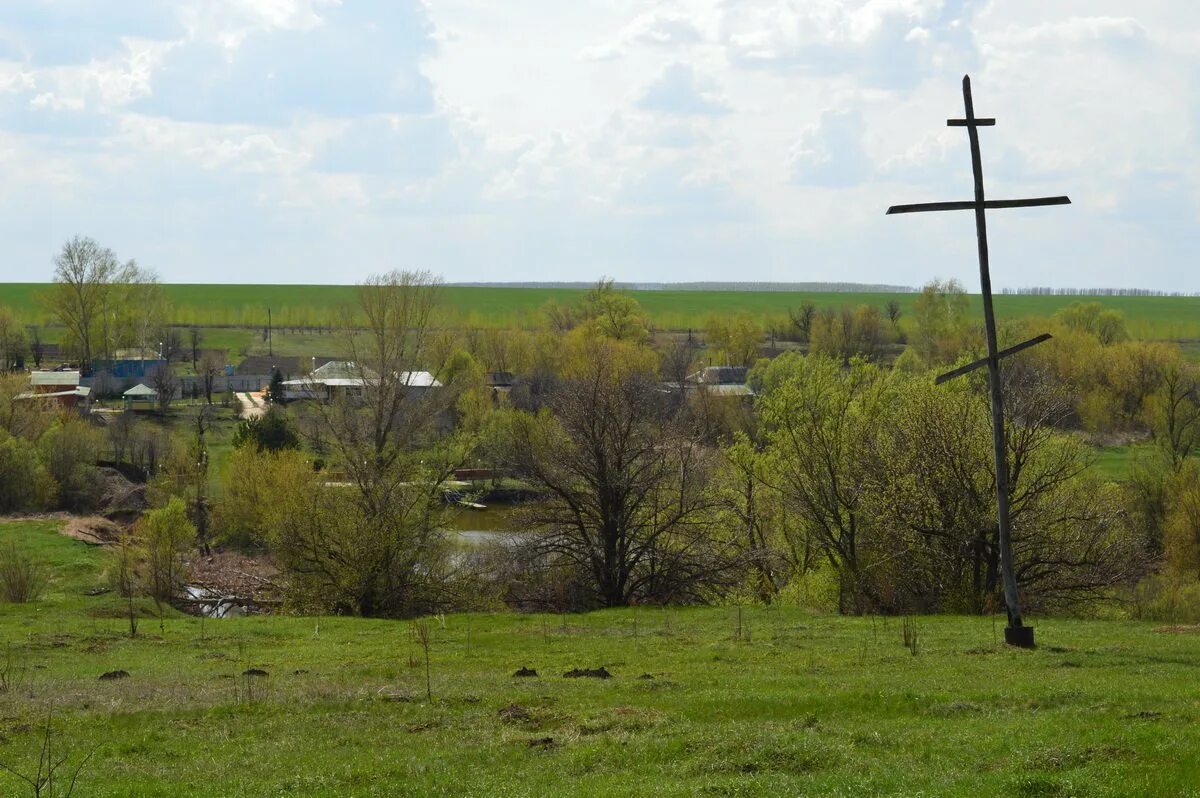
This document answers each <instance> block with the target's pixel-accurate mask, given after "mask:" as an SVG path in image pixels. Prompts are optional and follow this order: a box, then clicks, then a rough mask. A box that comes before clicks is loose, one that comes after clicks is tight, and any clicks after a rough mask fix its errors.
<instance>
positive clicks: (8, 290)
mask: <svg viewBox="0 0 1200 798" xmlns="http://www.w3.org/2000/svg"><path fill="white" fill-rule="evenodd" d="M44 287H45V286H44V285H43V284H37V283H2V284H0V305H9V306H12V307H14V308H16V309H17V310H18V311H19V312H20V313H21V315H22V316H23V317H28V318H29V319H30V320H32V319H33V318H37V317H39V316H41V315H42V312H41V310H40V308H39V304H38V302H37V299H36V297H37V293H38V292H39V291H41V290H43V289H44ZM167 291H168V294H169V296H170V298H171V304H172V307H173V315H174V319H175V321H176V322H178V323H181V324H192V323H200V324H256V325H265V324H266V307H267V306H270V307H271V308H272V312H273V315H274V320H275V322H276V323H277V324H278V325H287V324H316V323H323V322H325V321H326V320H327V317H328V315H329V313H330V312H331V311H332V310H334V309H335V308H337V307H339V306H340V305H343V304H346V303H348V302H352V301H353V298H354V288H353V287H352V286H325V285H168V286H167ZM633 293H634V295H635V296H636V297H637V299H638V301H639V302H641V303H642V306H643V307H644V308H645V309H646V311H647V312H648V313H649V315H650V317H651V319H652V320H653V321H654V323H655V324H656V325H657V326H659V327H662V328H668V329H686V328H688V327H702V326H703V325H704V323H705V321H706V320H707V318H708V317H709V316H710V315H712V314H714V313H716V314H729V313H739V312H746V313H750V314H752V315H753V316H756V317H758V318H760V319H766V318H776V317H781V316H784V315H785V314H786V313H787V310H788V308H794V307H796V306H798V305H799V304H800V303H801V302H803V301H804V300H811V301H813V302H814V303H816V304H817V305H819V306H822V307H840V306H842V305H846V304H852V305H858V304H863V303H865V304H869V305H874V306H877V307H882V306H883V305H884V303H885V302H887V301H888V300H889V299H898V300H899V301H900V303H901V305H902V306H903V308H904V310H905V312H909V311H910V310H911V304H912V301H913V298H914V296H915V295H914V294H882V293H819V292H779V291H635V292H633ZM583 294H584V291H583V290H581V289H566V288H472V287H449V288H447V289H446V291H445V304H446V306H447V307H449V308H451V309H452V310H453V312H454V314H455V315H456V316H457V318H458V319H459V320H460V321H463V322H466V323H474V324H481V325H513V324H517V323H520V322H523V321H526V320H528V318H529V314H530V313H532V312H534V311H536V310H537V309H539V308H540V307H542V306H543V305H544V304H545V303H546V302H547V301H549V300H550V299H554V300H556V301H558V302H560V303H569V302H572V301H574V300H576V299H578V298H579V297H580V296H582V295H583ZM1080 299H1083V301H1092V299H1090V298H1080V297H1056V296H1000V297H997V298H996V305H997V313H998V314H999V315H1000V316H1001V317H1014V316H1015V317H1024V316H1049V315H1050V314H1052V313H1054V312H1055V311H1056V310H1058V309H1059V308H1061V307H1064V306H1065V305H1069V304H1071V303H1072V302H1076V301H1080ZM1096 301H1100V302H1103V303H1104V304H1105V305H1107V306H1109V307H1113V308H1116V309H1118V310H1121V311H1122V312H1124V313H1125V314H1126V316H1127V318H1128V319H1129V325H1130V328H1131V332H1132V333H1133V334H1134V335H1135V336H1137V337H1144V338H1164V339H1178V338H1200V298H1194V297H1103V298H1096ZM977 305H978V302H975V303H972V307H973V309H974V310H975V311H976V312H979V309H978V307H977Z"/></svg>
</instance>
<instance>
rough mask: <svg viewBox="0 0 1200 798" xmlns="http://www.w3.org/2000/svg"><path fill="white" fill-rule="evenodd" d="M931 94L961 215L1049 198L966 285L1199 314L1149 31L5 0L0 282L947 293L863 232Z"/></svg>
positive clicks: (907, 175) (833, 7) (901, 18)
mask: <svg viewBox="0 0 1200 798" xmlns="http://www.w3.org/2000/svg"><path fill="white" fill-rule="evenodd" d="M965 72H969V73H971V75H972V77H973V78H974V81H975V93H976V102H977V107H978V110H979V112H980V113H982V114H987V115H994V116H996V117H997V118H998V125H997V126H996V127H995V128H990V129H987V130H986V131H983V132H982V134H981V135H982V136H983V147H984V159H985V172H986V175H987V179H988V187H989V193H990V194H992V195H993V196H1026V195H1033V194H1039V193H1048V194H1049V193H1069V194H1070V195H1071V196H1072V198H1073V199H1074V201H1075V204H1074V205H1073V206H1071V207H1070V208H1068V209H1052V210H1045V211H1038V212H1034V211H1029V212H1023V213H1010V214H997V215H996V221H995V222H994V225H995V230H996V235H995V236H994V239H995V240H994V241H993V248H994V253H995V262H996V278H997V283H998V284H1000V285H1014V284H1025V283H1033V282H1038V283H1044V282H1060V283H1063V284H1067V283H1070V284H1079V283H1109V284H1130V283H1131V282H1136V283H1139V284H1146V285H1154V286H1159V287H1164V288H1174V289H1190V290H1200V277H1198V276H1197V275H1196V272H1195V269H1194V268H1193V267H1192V265H1191V264H1192V257H1193V256H1192V254H1191V253H1190V250H1191V247H1192V238H1194V233H1193V231H1194V229H1195V224H1196V222H1197V221H1200V80H1197V78H1198V77H1200V8H1193V6H1192V5H1191V4H1182V3H1179V2H1172V1H1171V0H1145V2H1139V3H1138V4H1136V5H1131V4H1129V3H1128V2H1124V1H1123V0H1061V2H1057V3H1054V4H1047V3H1045V2H1041V1H1040V0H737V2H733V0H655V1H654V2H651V1H650V0H578V1H577V2H570V3H562V2H551V0H529V2H527V3H518V4H503V5H499V4H495V3H492V2H488V1H487V0H439V2H437V3H433V2H426V1H425V0H387V1H386V2H385V0H353V1H351V0H341V1H340V2H339V1H338V0H113V1H112V2H111V3H102V4H99V3H93V2H90V0H52V1H51V0H9V1H8V2H5V3H3V4H0V165H3V167H4V169H5V174H6V182H5V186H4V188H3V189H2V190H0V209H2V210H3V214H0V234H2V235H4V236H5V239H6V241H8V242H10V251H11V253H12V257H11V258H10V259H9V260H8V261H7V262H8V263H9V264H10V265H9V266H7V267H6V268H9V269H10V270H11V271H10V272H9V273H7V274H5V273H2V272H0V277H7V278H8V279H16V278H24V279H28V278H29V276H30V275H31V274H32V275H37V274H39V273H42V272H45V273H48V267H47V263H48V259H49V258H50V256H51V255H52V253H53V251H54V250H55V249H56V248H57V247H58V246H59V245H60V244H61V241H62V239H64V238H66V237H69V236H70V235H72V234H74V233H76V232H83V233H89V234H92V235H95V236H97V237H99V238H101V239H102V240H104V241H105V242H106V243H109V244H111V245H112V246H114V247H116V248H117V250H118V251H120V252H122V253H123V254H128V255H130V256H137V257H138V258H139V260H142V261H143V262H145V263H147V264H148V265H151V266H154V267H155V268H157V269H158V270H159V271H160V272H161V273H162V274H163V275H164V277H166V278H167V279H172V280H183V279H196V274H197V273H198V270H201V269H203V270H205V271H203V274H204V279H213V280H220V279H254V280H258V281H270V280H297V281H311V280H322V279H337V280H352V279H356V278H357V277H360V276H362V275H363V274H365V273H366V272H368V271H370V270H371V269H374V268H380V267H386V268H390V267H391V266H392V265H394V263H393V260H394V258H395V243H394V242H395V241H396V239H397V237H400V238H401V239H402V240H403V241H404V247H405V253H404V254H405V259H406V261H407V262H410V263H419V264H420V265H421V266H423V267H428V268H431V269H433V270H434V271H438V272H442V273H444V274H445V275H446V277H447V278H448V279H451V280H453V279H495V278H497V277H499V276H501V275H502V276H504V277H506V278H508V279H538V278H544V279H590V278H593V277H595V276H596V275H597V274H599V273H601V272H603V273H607V274H613V275H615V276H617V277H621V278H626V279H643V280H653V279H660V280H671V279H689V280H690V279H830V278H832V277H834V276H836V277H837V278H838V279H851V280H853V279H857V280H863V281H867V282H913V283H916V282H920V281H922V280H924V279H925V278H927V277H929V276H930V275H931V274H934V273H937V274H942V275H950V276H958V277H960V278H961V279H963V280H964V281H967V282H971V281H973V279H974V266H973V249H972V247H973V239H972V236H971V231H970V229H969V219H967V220H965V221H964V220H963V219H960V218H950V215H947V218H933V217H932V216H929V217H928V218H926V217H923V218H921V219H904V220H895V219H885V218H884V217H883V215H882V212H883V209H884V208H885V207H886V206H887V205H889V204H892V203H895V202H906V201H913V202H915V201H921V200H923V199H954V198H965V197H966V196H968V195H969V191H970V174H969V159H968V155H967V150H966V137H965V135H964V133H963V131H962V130H961V129H957V128H955V129H949V128H946V127H945V119H946V118H948V117H951V116H958V115H960V114H961V96H960V94H959V79H960V78H961V76H962V74H963V73H965ZM882 254H886V256H887V265H886V269H883V267H881V266H880V263H881V257H880V256H881V255H882ZM1134 261H1136V262H1137V263H1138V264H1139V268H1138V269H1136V270H1132V269H1130V268H1129V263H1130V262H1134ZM280 262H286V264H287V267H286V269H283V270H280V269H279V267H277V266H275V265H273V264H278V263H280ZM332 262H337V263H339V264H345V266H344V267H343V268H340V269H339V271H338V273H337V274H336V275H331V274H329V273H328V272H327V271H326V269H327V264H328V263H332ZM1066 263H1086V264H1087V268H1088V272H1087V275H1085V276H1082V277H1081V275H1080V274H1077V273H1075V271H1074V269H1075V267H1073V266H1072V267H1071V270H1070V271H1064V272H1062V273H1061V275H1062V277H1061V280H1059V279H1057V277H1056V275H1057V274H1058V272H1055V271H1053V270H1052V271H1050V272H1049V273H1047V272H1046V269H1047V268H1052V269H1053V268H1064V267H1063V266H1061V264H1066Z"/></svg>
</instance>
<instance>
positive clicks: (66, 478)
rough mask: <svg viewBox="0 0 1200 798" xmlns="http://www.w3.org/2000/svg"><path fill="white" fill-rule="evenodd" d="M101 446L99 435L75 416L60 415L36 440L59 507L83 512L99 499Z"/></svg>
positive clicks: (97, 431)
mask: <svg viewBox="0 0 1200 798" xmlns="http://www.w3.org/2000/svg"><path fill="white" fill-rule="evenodd" d="M101 446H102V439H101V433H100V431H99V430H98V429H96V428H95V427H93V426H92V425H91V424H89V423H87V422H86V421H83V420H82V419H80V418H79V417H77V416H74V415H63V416H61V417H59V418H58V420H57V421H55V422H54V425H53V426H52V427H50V428H49V429H48V430H47V431H46V432H45V434H43V435H42V436H41V438H39V439H38V449H39V450H40V452H41V457H42V462H43V463H44V464H45V466H46V471H47V472H49V474H50V476H51V477H52V478H53V479H54V482H55V484H56V485H57V495H58V501H57V503H58V506H59V507H61V508H62V509H64V510H73V511H86V510H90V509H91V508H92V507H94V506H95V504H96V502H97V501H98V499H99V493H100V487H101V486H100V483H99V474H98V472H97V471H96V461H97V460H98V459H99V456H100V451H101Z"/></svg>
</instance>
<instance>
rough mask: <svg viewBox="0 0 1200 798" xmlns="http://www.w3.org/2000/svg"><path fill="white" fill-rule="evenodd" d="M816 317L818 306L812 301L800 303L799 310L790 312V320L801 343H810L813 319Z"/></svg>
mask: <svg viewBox="0 0 1200 798" xmlns="http://www.w3.org/2000/svg"><path fill="white" fill-rule="evenodd" d="M816 315H817V306H816V305H814V304H813V303H812V302H811V301H810V300H805V301H804V302H802V303H800V307H798V308H795V309H789V310H788V318H789V319H790V320H791V323H792V328H793V329H794V331H795V335H796V340H797V341H799V342H800V343H802V344H806V343H808V340H809V336H810V335H812V323H813V319H814V318H816Z"/></svg>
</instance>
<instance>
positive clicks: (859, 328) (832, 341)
mask: <svg viewBox="0 0 1200 798" xmlns="http://www.w3.org/2000/svg"><path fill="white" fill-rule="evenodd" d="M885 338H886V333H885V331H884V327H883V321H882V319H881V318H880V315H879V310H878V309H877V308H874V307H871V306H869V305H859V306H858V307H857V308H854V309H851V308H849V307H843V308H842V309H841V310H840V311H836V312H835V311H833V310H830V309H826V310H823V311H820V312H818V313H817V316H816V318H815V319H814V320H813V323H812V335H811V338H810V347H809V351H810V352H813V353H815V354H822V355H828V356H830V357H834V358H840V359H841V360H842V361H843V362H845V363H849V362H850V360H851V359H853V358H855V357H861V358H864V359H866V360H874V359H875V358H877V357H878V355H879V352H880V350H881V348H882V346H883V343H884V340H885Z"/></svg>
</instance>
